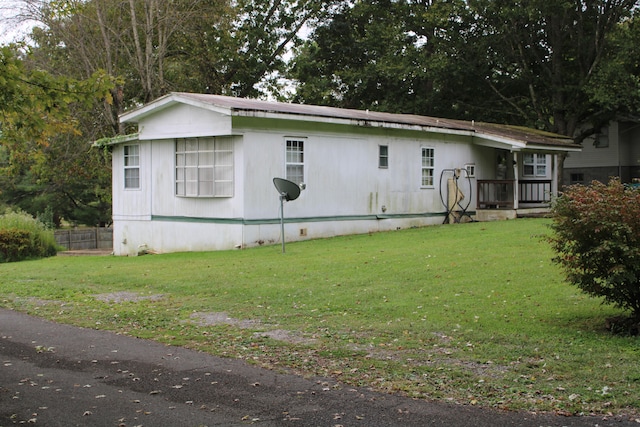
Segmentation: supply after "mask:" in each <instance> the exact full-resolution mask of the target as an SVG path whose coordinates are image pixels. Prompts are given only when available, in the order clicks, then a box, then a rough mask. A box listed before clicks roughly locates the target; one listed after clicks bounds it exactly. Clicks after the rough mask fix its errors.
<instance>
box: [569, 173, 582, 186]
mask: <svg viewBox="0 0 640 427" xmlns="http://www.w3.org/2000/svg"><path fill="white" fill-rule="evenodd" d="M571 184H584V174H583V173H572V174H571Z"/></svg>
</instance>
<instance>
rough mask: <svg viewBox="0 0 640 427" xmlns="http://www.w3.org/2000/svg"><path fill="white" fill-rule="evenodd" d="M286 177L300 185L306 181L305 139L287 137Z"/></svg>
mask: <svg viewBox="0 0 640 427" xmlns="http://www.w3.org/2000/svg"><path fill="white" fill-rule="evenodd" d="M286 145H287V148H286V150H287V151H286V160H285V163H286V178H287V179H288V180H289V181H292V182H295V183H296V184H298V185H300V184H302V183H303V182H304V141H303V140H300V139H287V144H286Z"/></svg>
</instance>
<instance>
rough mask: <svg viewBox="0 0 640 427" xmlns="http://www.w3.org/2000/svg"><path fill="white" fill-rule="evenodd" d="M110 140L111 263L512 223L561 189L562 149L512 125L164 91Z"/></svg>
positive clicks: (548, 137) (128, 116)
mask: <svg viewBox="0 0 640 427" xmlns="http://www.w3.org/2000/svg"><path fill="white" fill-rule="evenodd" d="M121 120H122V121H123V122H124V123H134V124H137V126H138V132H137V133H136V134H133V135H127V136H125V137H119V138H115V139H112V140H110V141H109V142H108V144H109V145H110V146H111V147H112V150H113V230H114V248H113V249H114V253H115V254H116V255H135V254H137V253H139V252H140V251H143V250H148V251H155V252H176V251H201V250H218V249H230V248H234V247H235V248H242V247H247V246H255V245H261V244H269V243H276V242H279V241H281V239H282V238H283V236H281V231H280V201H279V194H278V192H277V190H276V189H275V188H274V185H273V178H274V177H281V178H285V179H288V180H290V181H293V182H295V183H297V184H302V183H304V184H305V190H304V191H302V193H301V195H300V197H299V198H298V199H297V200H296V201H293V202H288V203H286V204H285V207H284V210H285V222H286V224H285V239H286V240H287V241H290V240H297V239H307V238H317V237H327V236H335V235H341V234H356V233H366V232H372V231H381V230H391V229H397V228H406V227H414V226H424V225H429V224H436V223H443V222H446V221H462V220H468V219H471V218H473V219H480V220H482V219H491V218H494V217H495V218H500V217H510V216H515V215H517V213H518V212H520V211H521V210H522V209H524V208H536V207H544V206H546V204H547V203H548V202H549V200H550V196H551V194H552V193H554V192H555V191H556V190H557V181H556V179H555V176H556V164H557V163H556V161H555V157H556V154H557V153H560V152H567V151H577V150H579V149H580V148H579V146H576V145H575V144H573V142H572V141H571V140H568V139H566V138H563V137H560V136H558V135H554V134H548V133H541V132H538V131H535V130H531V129H523V128H516V127H509V126H501V125H492V124H486V123H473V122H464V121H456V120H444V119H436V118H430V117H422V116H413V115H400V114H387V113H378V112H369V111H357V110H345V109H338V108H330V107H318V106H309V105H296V104H287V103H276V102H267V101H256V100H247V99H239V98H232V97H225V96H217V95H203V94H189V93H172V94H169V95H167V96H164V97H162V98H159V99H157V100H155V101H153V102H151V103H150V104H148V105H145V106H143V107H140V108H138V109H136V110H133V111H130V112H127V113H125V114H123V115H122V117H121Z"/></svg>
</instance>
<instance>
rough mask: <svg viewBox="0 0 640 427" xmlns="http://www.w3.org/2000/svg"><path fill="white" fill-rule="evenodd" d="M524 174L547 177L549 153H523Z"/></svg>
mask: <svg viewBox="0 0 640 427" xmlns="http://www.w3.org/2000/svg"><path fill="white" fill-rule="evenodd" d="M522 176H526V177H538V178H540V177H546V176H547V155H546V154H540V153H522Z"/></svg>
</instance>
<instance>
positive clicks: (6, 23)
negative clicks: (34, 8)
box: [0, 0, 34, 44]
mask: <svg viewBox="0 0 640 427" xmlns="http://www.w3.org/2000/svg"><path fill="white" fill-rule="evenodd" d="M20 3H21V2H20V1H14V0H0V44H7V43H11V42H13V41H16V40H19V39H21V38H22V37H24V36H25V35H26V34H28V33H29V31H30V30H31V27H32V26H33V25H34V22H23V23H20V22H17V21H16V19H15V18H16V16H17V15H18V13H19V11H20Z"/></svg>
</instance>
